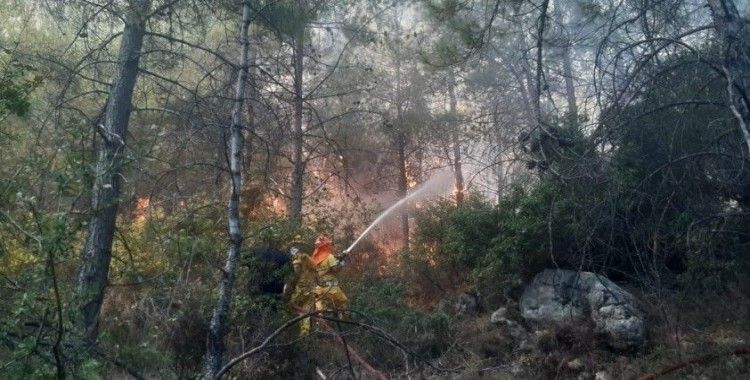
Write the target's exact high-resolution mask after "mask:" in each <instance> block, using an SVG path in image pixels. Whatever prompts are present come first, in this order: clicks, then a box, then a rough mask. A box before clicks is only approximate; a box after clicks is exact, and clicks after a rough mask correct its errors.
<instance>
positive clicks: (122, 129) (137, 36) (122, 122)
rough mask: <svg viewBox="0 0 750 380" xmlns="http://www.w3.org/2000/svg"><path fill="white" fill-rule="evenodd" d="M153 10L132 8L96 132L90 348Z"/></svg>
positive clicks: (84, 287) (86, 304)
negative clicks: (147, 18)
mask: <svg viewBox="0 0 750 380" xmlns="http://www.w3.org/2000/svg"><path fill="white" fill-rule="evenodd" d="M149 9H150V1H148V0H143V1H133V2H131V6H130V9H129V14H128V15H127V21H126V22H125V29H124V30H123V33H122V41H121V43H120V52H119V55H118V65H117V72H116V74H115V77H114V81H113V84H112V88H111V90H110V94H109V98H108V100H107V107H106V111H105V116H104V125H103V126H102V125H98V126H97V128H99V132H100V134H101V135H102V140H103V142H102V144H101V145H100V148H99V154H98V157H97V161H96V168H95V173H94V177H95V179H94V186H93V189H92V195H91V198H92V202H91V203H92V204H91V219H90V220H89V226H88V235H87V237H86V243H85V246H84V250H83V259H82V262H81V267H80V268H79V270H78V281H77V282H78V283H77V293H78V297H79V307H80V313H81V323H82V328H83V331H84V335H85V337H86V340H87V341H89V342H90V343H93V342H95V341H96V338H97V336H98V321H99V312H100V310H101V306H102V301H103V299H104V291H105V288H106V286H107V278H108V275H109V264H110V261H111V259H112V240H113V237H114V233H115V222H116V220H117V209H118V207H119V203H120V187H121V183H120V181H121V178H122V158H123V153H124V152H123V151H124V149H125V139H126V136H127V132H128V121H129V118H130V109H131V102H132V99H133V88H134V87H135V83H136V80H137V79H138V64H139V61H140V58H141V46H142V45H143V36H144V34H145V25H146V24H145V17H144V16H145V14H146V13H147V12H148V10H149Z"/></svg>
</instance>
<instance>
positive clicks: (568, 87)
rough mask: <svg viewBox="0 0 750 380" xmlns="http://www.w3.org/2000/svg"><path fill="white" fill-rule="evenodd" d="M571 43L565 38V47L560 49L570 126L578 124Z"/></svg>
mask: <svg viewBox="0 0 750 380" xmlns="http://www.w3.org/2000/svg"><path fill="white" fill-rule="evenodd" d="M570 49H571V43H570V40H569V39H567V38H566V40H565V46H563V48H562V59H563V76H564V77H565V97H566V98H567V101H568V115H567V116H568V120H569V121H570V123H571V125H576V124H577V123H578V102H577V100H576V88H575V84H574V83H573V78H574V74H573V62H572V60H571V58H570Z"/></svg>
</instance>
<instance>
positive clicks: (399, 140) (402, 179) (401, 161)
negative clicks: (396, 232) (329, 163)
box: [394, 17, 409, 249]
mask: <svg viewBox="0 0 750 380" xmlns="http://www.w3.org/2000/svg"><path fill="white" fill-rule="evenodd" d="M394 22H395V25H396V31H395V35H396V36H397V37H398V36H401V23H400V20H399V19H398V18H397V17H396V18H395V20H394ZM394 53H395V58H396V62H395V64H396V88H395V94H394V99H395V103H396V126H395V127H396V153H397V156H398V157H397V160H398V162H397V165H398V181H397V186H398V195H399V197H401V198H402V199H403V198H404V197H406V195H407V193H408V191H409V178H408V176H407V162H406V156H407V154H406V145H407V144H406V131H405V130H404V128H405V125H404V120H403V108H402V100H403V94H402V93H401V51H400V49H399V48H398V46H397V47H396V50H395V52H394ZM401 239H402V244H401V246H402V248H403V249H409V210H408V207H404V209H403V211H401Z"/></svg>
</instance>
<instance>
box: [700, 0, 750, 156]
mask: <svg viewBox="0 0 750 380" xmlns="http://www.w3.org/2000/svg"><path fill="white" fill-rule="evenodd" d="M708 6H709V7H710V8H711V13H712V15H713V19H714V26H715V27H716V32H717V33H718V34H719V38H720V42H721V44H722V48H723V56H724V57H723V58H724V62H723V65H722V66H723V69H724V74H725V76H726V78H727V91H728V92H729V98H730V102H731V103H730V108H731V110H732V113H733V114H734V116H735V117H736V118H737V121H738V122H739V125H740V130H741V131H742V135H743V137H744V139H745V143H746V144H747V147H748V151H749V152H750V131H748V128H749V127H750V99H749V97H750V94H749V93H748V91H750V41H748V39H749V38H750V31H749V30H748V29H750V26H748V23H747V21H745V20H743V19H742V18H741V17H740V14H739V12H738V11H737V7H736V6H735V5H734V2H733V1H732V0H708Z"/></svg>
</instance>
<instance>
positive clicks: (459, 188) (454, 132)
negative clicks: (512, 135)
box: [448, 69, 464, 207]
mask: <svg viewBox="0 0 750 380" xmlns="http://www.w3.org/2000/svg"><path fill="white" fill-rule="evenodd" d="M448 96H449V98H450V103H449V112H450V115H451V119H450V120H451V125H450V128H451V144H452V145H453V176H454V178H455V181H456V188H455V190H454V191H455V193H454V196H455V197H456V206H457V207H461V206H463V204H464V174H463V170H462V169H461V143H460V141H459V140H460V139H459V137H460V133H459V127H460V125H459V123H458V113H457V111H456V107H457V106H458V100H457V99H456V73H454V72H453V69H450V70H449V73H448Z"/></svg>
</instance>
